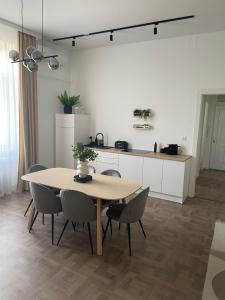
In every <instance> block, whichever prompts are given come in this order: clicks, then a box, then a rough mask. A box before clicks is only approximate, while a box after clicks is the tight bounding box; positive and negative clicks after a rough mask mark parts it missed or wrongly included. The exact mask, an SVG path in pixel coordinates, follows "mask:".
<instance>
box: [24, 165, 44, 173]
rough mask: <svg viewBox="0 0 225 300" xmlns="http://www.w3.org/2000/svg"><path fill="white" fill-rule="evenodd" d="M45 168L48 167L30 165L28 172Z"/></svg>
mask: <svg viewBox="0 0 225 300" xmlns="http://www.w3.org/2000/svg"><path fill="white" fill-rule="evenodd" d="M46 169H48V168H47V167H45V166H43V165H39V164H36V165H32V166H31V167H30V168H29V170H28V173H34V172H38V171H42V170H46Z"/></svg>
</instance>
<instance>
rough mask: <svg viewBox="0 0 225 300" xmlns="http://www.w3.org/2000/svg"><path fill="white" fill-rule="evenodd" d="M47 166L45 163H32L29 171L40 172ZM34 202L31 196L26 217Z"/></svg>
mask: <svg viewBox="0 0 225 300" xmlns="http://www.w3.org/2000/svg"><path fill="white" fill-rule="evenodd" d="M46 169H47V167H45V166H43V165H40V164H35V165H32V166H31V167H30V168H29V170H28V173H34V172H38V171H42V170H46ZM32 202H33V198H31V200H30V202H29V204H28V206H27V208H26V211H25V213H24V217H26V214H27V212H28V210H29V209H30V207H31V204H32Z"/></svg>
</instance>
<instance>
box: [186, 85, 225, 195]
mask: <svg viewBox="0 0 225 300" xmlns="http://www.w3.org/2000/svg"><path fill="white" fill-rule="evenodd" d="M205 95H225V88H217V89H216V88H215V89H213V88H212V89H200V90H198V92H197V104H196V111H195V121H194V128H193V143H192V162H191V172H190V183H189V196H190V197H194V195H195V185H196V178H197V177H198V174H199V169H198V168H199V164H200V154H201V149H200V148H201V143H200V141H201V134H202V132H201V126H202V124H201V116H202V113H203V108H204V106H203V104H204V103H203V102H204V96H205Z"/></svg>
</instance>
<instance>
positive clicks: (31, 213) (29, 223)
mask: <svg viewBox="0 0 225 300" xmlns="http://www.w3.org/2000/svg"><path fill="white" fill-rule="evenodd" d="M34 214H35V207H34V204H33V203H32V205H31V207H30V213H29V218H28V223H27V228H28V230H30V227H31V224H32V221H33V218H34Z"/></svg>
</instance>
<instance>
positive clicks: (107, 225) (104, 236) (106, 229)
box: [102, 219, 110, 243]
mask: <svg viewBox="0 0 225 300" xmlns="http://www.w3.org/2000/svg"><path fill="white" fill-rule="evenodd" d="M109 223H110V219H108V222H107V224H106V228H105V231H104V235H103V239H102V243H104V240H105V238H106V233H107V231H108V228H109Z"/></svg>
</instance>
